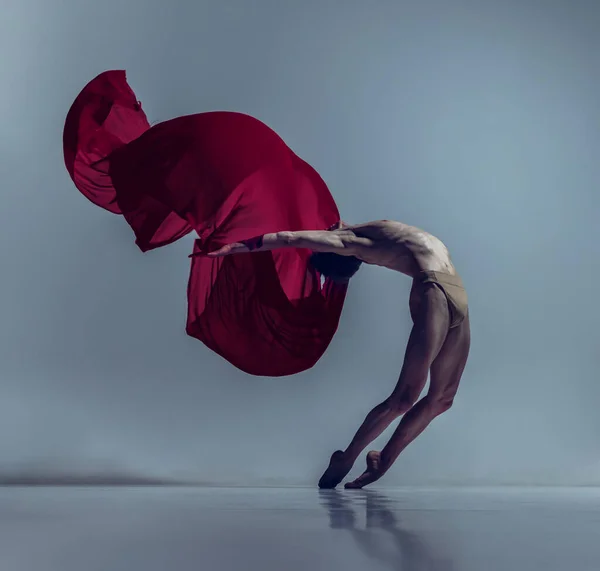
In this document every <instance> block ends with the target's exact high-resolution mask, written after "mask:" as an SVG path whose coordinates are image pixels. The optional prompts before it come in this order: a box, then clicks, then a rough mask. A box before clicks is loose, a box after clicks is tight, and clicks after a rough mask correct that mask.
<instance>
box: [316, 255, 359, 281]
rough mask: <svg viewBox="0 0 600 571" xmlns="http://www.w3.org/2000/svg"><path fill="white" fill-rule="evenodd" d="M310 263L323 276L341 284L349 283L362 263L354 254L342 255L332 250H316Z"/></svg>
mask: <svg viewBox="0 0 600 571" xmlns="http://www.w3.org/2000/svg"><path fill="white" fill-rule="evenodd" d="M310 263H311V264H312V266H313V267H314V268H315V269H316V270H317V271H318V272H319V273H320V274H321V275H322V276H325V277H327V278H331V279H332V280H333V281H334V282H336V283H340V284H347V283H348V282H349V281H350V278H351V277H352V276H353V275H354V274H355V273H356V272H357V271H358V268H360V265H361V264H362V262H361V261H360V260H359V259H358V258H355V257H354V256H340V255H339V254H333V253H331V252H314V253H313V254H312V256H311V257H310Z"/></svg>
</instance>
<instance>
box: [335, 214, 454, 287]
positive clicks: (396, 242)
mask: <svg viewBox="0 0 600 571" xmlns="http://www.w3.org/2000/svg"><path fill="white" fill-rule="evenodd" d="M336 232H340V233H348V232H351V233H352V234H354V235H355V236H356V237H357V238H366V239H367V240H368V245H365V246H363V247H358V248H357V249H356V253H355V255H356V257H358V258H359V259H361V260H362V261H363V262H365V263H366V264H373V265H376V266H383V267H385V268H389V269H390V270H395V271H397V272H402V273H403V274H406V275H409V276H411V277H414V276H415V275H416V274H417V273H418V272H420V271H425V270H430V271H435V272H444V273H447V274H451V275H454V274H456V270H455V268H454V265H453V264H452V260H451V259H450V254H449V252H448V248H446V246H445V245H444V243H443V242H442V241H441V240H440V239H439V238H436V237H435V236H433V235H432V234H429V233H428V232H425V231H424V230H421V229H420V228H416V227H415V226H409V225H407V224H403V223H402V222H395V221H392V220H377V221H374V222H366V223H364V224H357V225H354V226H344V227H343V228H340V229H339V230H336Z"/></svg>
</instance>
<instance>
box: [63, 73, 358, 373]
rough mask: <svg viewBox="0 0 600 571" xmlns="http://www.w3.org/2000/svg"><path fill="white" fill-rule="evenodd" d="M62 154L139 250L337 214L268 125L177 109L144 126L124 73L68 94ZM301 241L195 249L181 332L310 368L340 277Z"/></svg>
mask: <svg viewBox="0 0 600 571" xmlns="http://www.w3.org/2000/svg"><path fill="white" fill-rule="evenodd" d="M63 144H64V155H65V164H66V167H67V170H68V171H69V174H70V175H71V178H72V179H73V182H74V183H75V185H76V186H77V188H78V189H79V190H80V191H81V192H82V193H83V194H84V196H86V197H87V198H88V199H89V200H91V201H92V202H93V203H94V204H96V205H98V206H100V207H102V208H105V209H106V210H108V211H110V212H113V213H116V214H122V215H123V217H124V218H125V220H126V221H127V222H128V223H129V225H130V226H131V228H132V230H133V232H134V234H135V237H136V244H137V245H138V246H139V248H140V249H141V250H142V251H143V252H145V251H148V250H151V249H154V248H158V247H160V246H164V245H166V244H170V243H172V242H174V241H175V240H178V239H179V238H181V237H182V236H184V235H186V234H187V233H189V232H191V231H192V230H194V231H195V232H196V233H197V234H198V236H199V238H198V239H197V240H196V242H195V246H194V253H195V254H197V253H199V252H205V251H207V250H213V249H216V248H218V247H219V246H221V245H223V244H226V243H230V242H238V241H240V240H245V239H248V238H252V237H255V236H259V235H262V234H266V233H269V232H278V231H281V230H309V229H326V228H328V227H330V226H332V225H333V224H335V223H336V222H337V221H338V220H339V213H338V210H337V207H336V205H335V202H334V200H333V198H332V197H331V194H330V193H329V190H328V189H327V186H326V185H325V183H324V182H323V180H322V179H321V177H320V176H319V175H318V173H317V172H316V171H315V170H314V169H313V168H312V167H311V166H310V165H309V164H307V163H306V162H304V161H303V160H302V159H300V158H299V157H298V156H296V155H295V154H294V153H293V152H292V151H291V150H290V149H289V147H287V145H286V144H285V143H284V142H283V140H282V139H281V138H280V137H279V136H278V135H277V134H276V133H275V132H274V131H272V130H271V129H270V128H269V127H267V126H266V125H264V124H263V123H261V122H260V121H258V120H257V119H254V118H253V117H250V116H248V115H244V114H241V113H231V112H211V113H199V114H196V115H189V116H185V117H178V118H176V119H171V120H169V121H165V122H163V123H159V124H157V125H154V126H153V127H150V125H149V123H148V120H147V119H146V115H145V113H144V111H143V110H142V108H141V105H140V103H139V102H138V101H137V98H136V96H135V94H134V93H133V91H132V90H131V88H130V87H129V85H128V84H127V79H126V76H125V72H124V71H107V72H105V73H102V74H100V75H99V76H98V77H96V78H95V79H93V80H92V81H91V82H90V83H89V84H88V85H87V86H86V87H85V88H84V89H83V91H81V93H80V94H79V95H78V97H77V99H76V100H75V102H74V103H73V105H72V107H71V109H70V110H69V113H68V115H67V119H66V123H65V129H64V134H63ZM309 256H310V251H308V250H305V249H287V248H286V249H281V250H275V251H272V252H256V253H252V254H238V255H233V256H228V257H225V258H214V259H212V258H207V257H203V256H194V257H193V258H192V260H191V272H190V278H189V283H188V318H187V327H186V331H187V333H188V334H189V335H191V336H193V337H195V338H197V339H199V340H200V341H202V342H203V343H204V344H205V345H206V346H207V347H209V348H210V349H212V350H213V351H215V352H216V353H218V354H219V355H221V356H222V357H224V358H225V359H227V360H228V361H229V362H230V363H232V364H233V365H235V366H236V367H238V368H239V369H241V370H242V371H245V372H247V373H250V374H254V375H264V376H283V375H291V374H294V373H298V372H300V371H304V370H306V369H309V368H310V367H312V366H313V365H314V364H315V363H316V362H317V361H318V360H319V358H320V357H321V356H322V355H323V353H324V351H325V349H326V348H327V346H328V345H329V343H330V341H331V338H332V337H333V335H334V333H335V331H336V329H337V325H338V321H339V318H340V314H341V311H342V306H343V303H344V298H345V295H346V287H345V286H340V285H337V284H334V283H333V282H331V281H330V280H326V281H325V282H324V284H323V285H321V281H320V276H319V275H318V274H317V273H316V271H315V270H314V269H313V268H312V267H311V266H310V264H309Z"/></svg>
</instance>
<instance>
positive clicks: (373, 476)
mask: <svg viewBox="0 0 600 571" xmlns="http://www.w3.org/2000/svg"><path fill="white" fill-rule="evenodd" d="M384 474H385V470H383V468H382V466H381V452H377V451H376V450H371V452H369V453H368V454H367V469H366V470H365V471H364V472H363V473H362V474H361V475H360V476H359V477H358V478H356V480H354V481H353V482H348V483H346V485H345V486H344V487H345V488H346V489H348V490H360V489H361V488H364V487H365V486H368V485H369V484H372V483H373V482H376V481H377V480H379V478H381V476H383V475H384Z"/></svg>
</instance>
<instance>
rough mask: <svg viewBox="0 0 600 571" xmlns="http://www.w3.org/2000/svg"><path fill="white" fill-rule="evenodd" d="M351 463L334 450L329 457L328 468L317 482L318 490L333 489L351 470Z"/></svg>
mask: <svg viewBox="0 0 600 571" xmlns="http://www.w3.org/2000/svg"><path fill="white" fill-rule="evenodd" d="M352 464H353V462H349V461H348V459H347V458H346V456H345V454H344V453H343V452H342V451H341V450H336V451H335V452H334V453H333V454H332V455H331V460H329V466H328V467H327V470H325V473H324V474H323V475H322V476H321V479H320V480H319V488H327V489H332V488H335V487H336V486H337V485H338V484H339V483H340V482H341V481H342V480H343V479H344V478H345V477H346V476H347V475H348V472H350V470H351V469H352Z"/></svg>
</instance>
